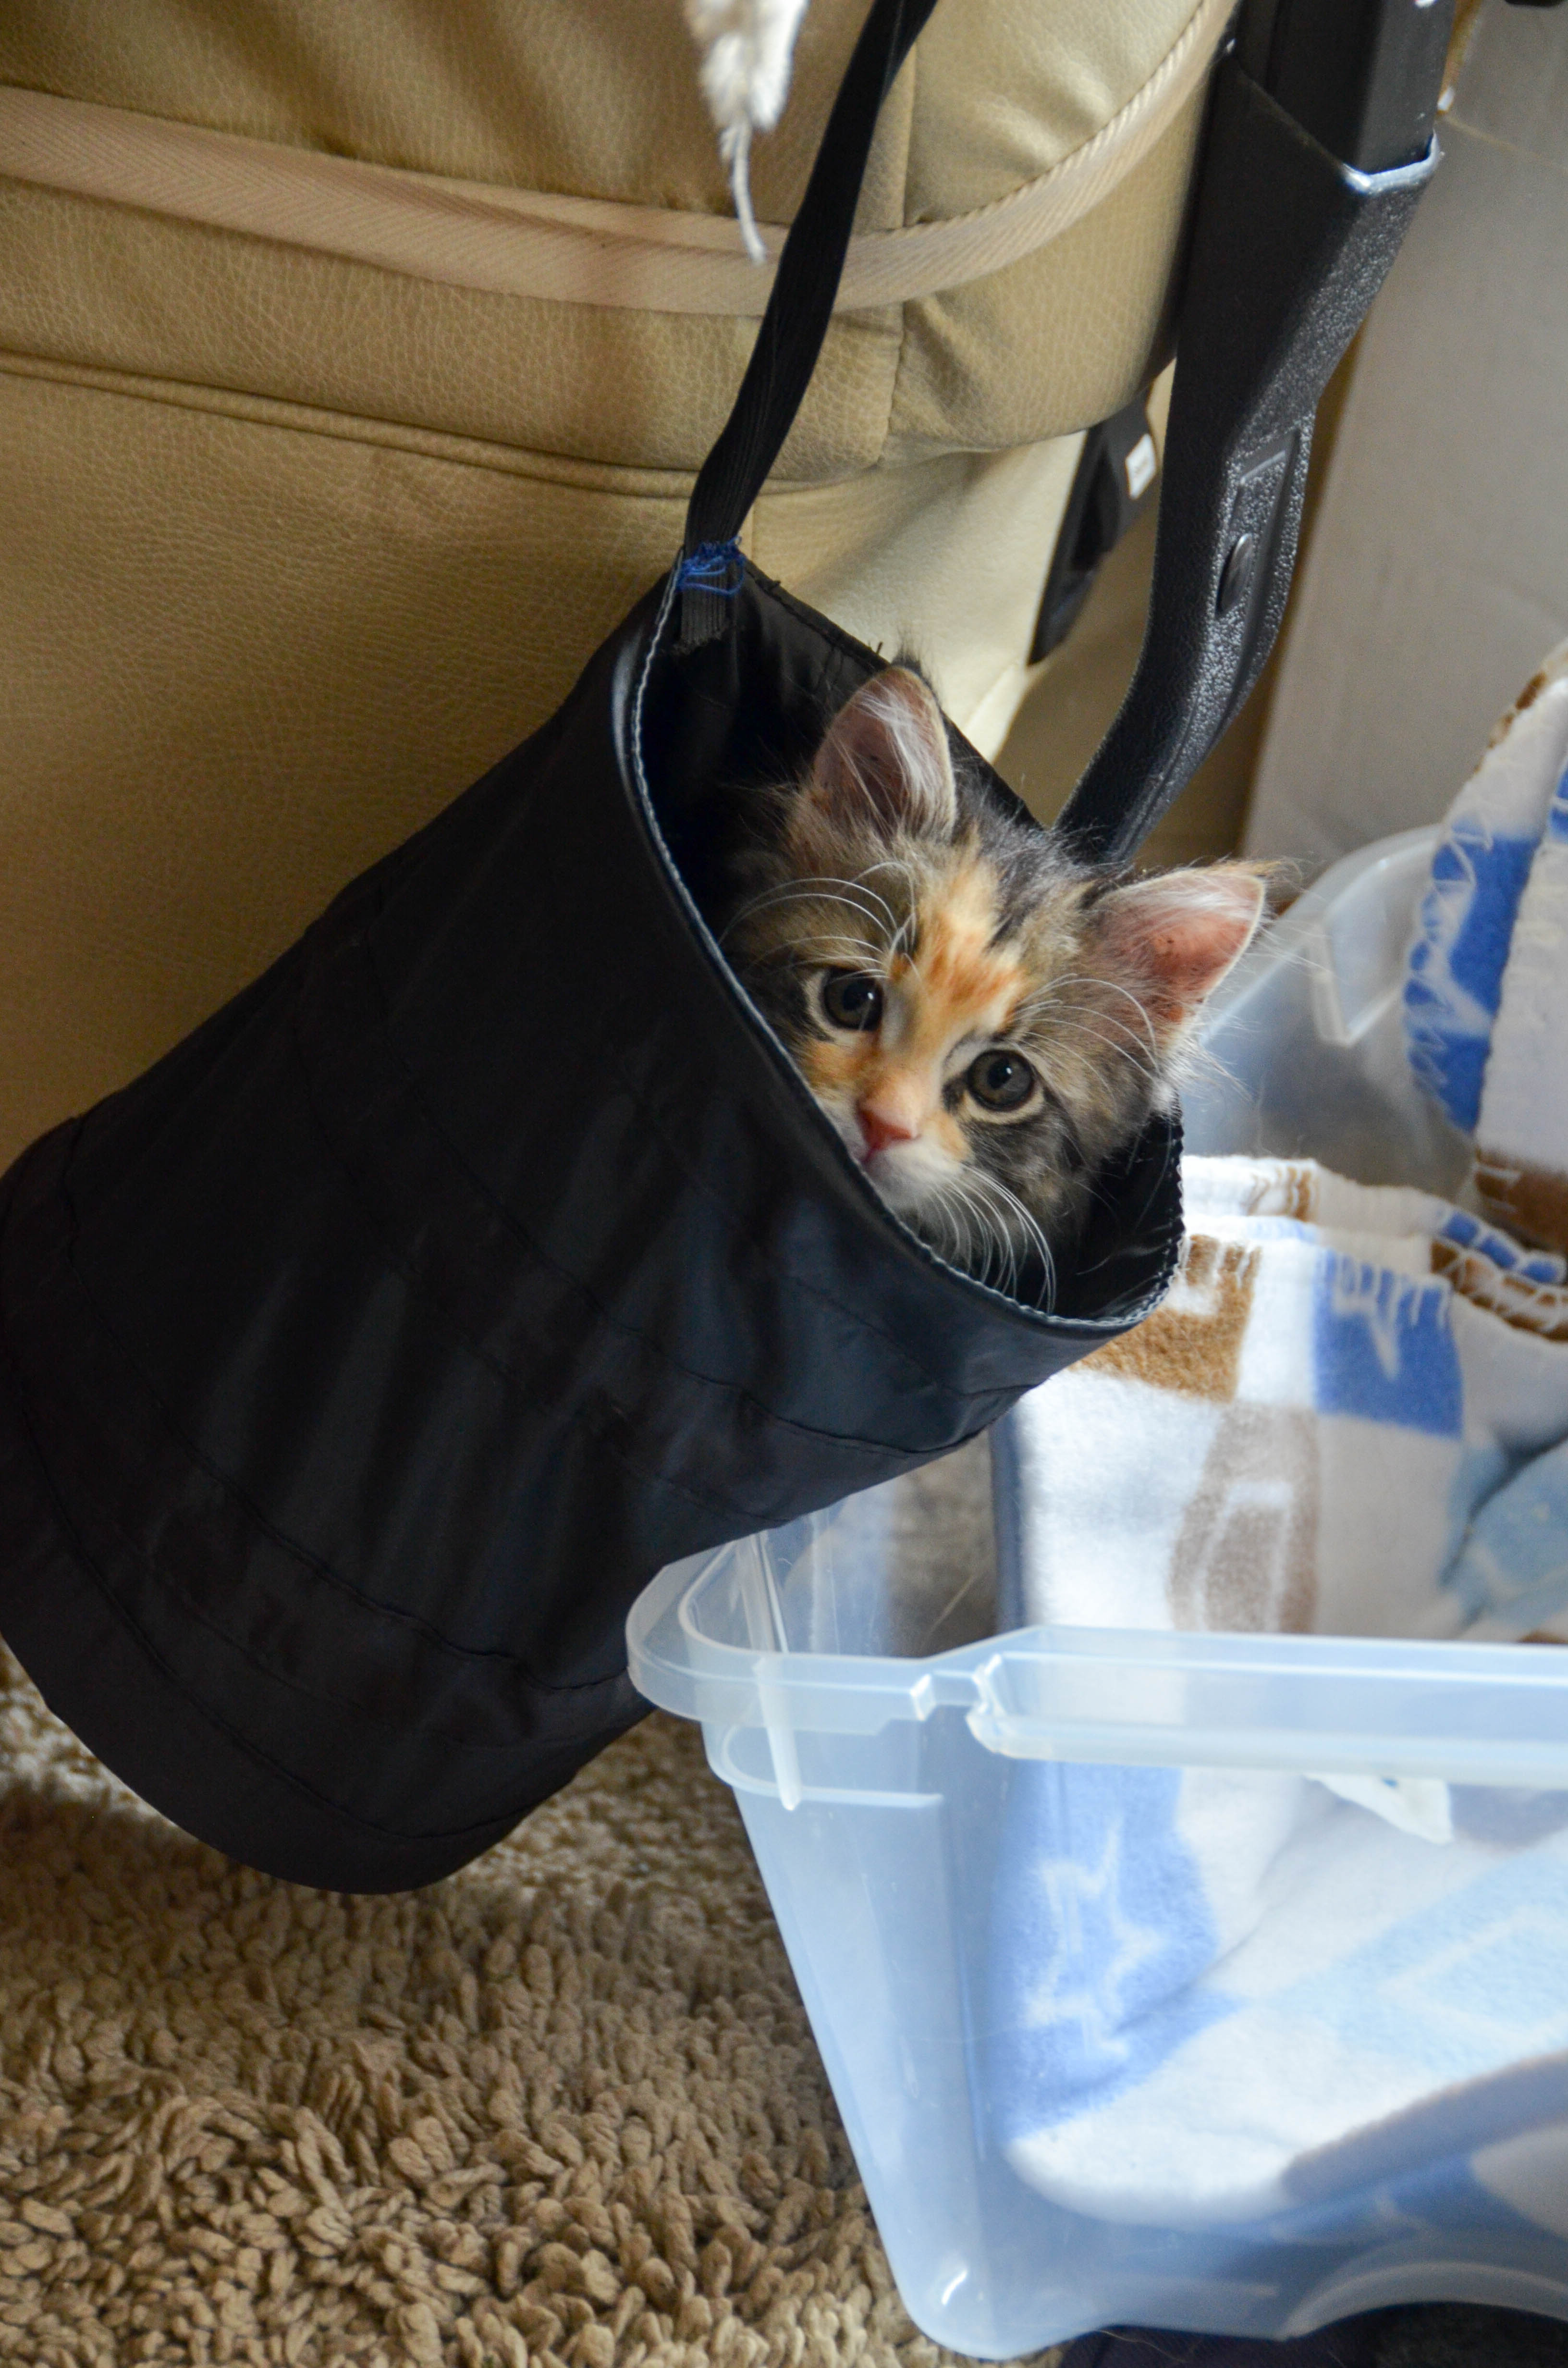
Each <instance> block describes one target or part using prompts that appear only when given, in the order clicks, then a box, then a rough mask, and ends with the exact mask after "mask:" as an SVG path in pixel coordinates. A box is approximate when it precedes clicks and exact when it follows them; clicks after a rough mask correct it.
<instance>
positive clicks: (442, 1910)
mask: <svg viewBox="0 0 1568 2368" xmlns="http://www.w3.org/2000/svg"><path fill="white" fill-rule="evenodd" d="M0 1821H3V1827H4V1830H3V1837H0V2360H3V2361H4V2362H7V2363H25V2368H85V2363H88V2362H92V2363H95V2368H97V2363H102V2364H103V2368H121V2363H125V2362H139V2361H159V2362H167V2363H179V2364H180V2368H183V2363H186V2362H220V2361H233V2362H246V2363H250V2362H256V2363H261V2362H267V2363H273V2362H276V2363H278V2368H285V2363H287V2368H338V2363H340V2362H363V2363H367V2368H369V2363H372V2362H373V2363H384V2368H403V2363H404V2362H409V2363H418V2368H436V2363H437V2362H439V2363H448V2362H449V2363H452V2368H492V2363H494V2368H524V2363H526V2362H528V2363H539V2368H554V2363H556V2362H561V2363H562V2364H563V2368H577V2363H580V2364H581V2368H611V2363H612V2362H614V2363H618V2368H619V2363H622V2362H624V2363H627V2368H632V2363H640V2362H649V2363H650V2368H652V2363H659V2368H677V2363H679V2368H699V2363H706V2362H710V2361H711V2362H719V2363H723V2368H751V2363H759V2368H760V2363H763V2362H767V2363H769V2368H772V2364H773V2363H778V2368H796V2363H813V2368H814V2363H821V2368H829V2363H834V2368H837V2363H840V2362H864V2363H866V2368H892V2363H893V2362H904V2363H908V2368H937V2362H940V2361H942V2360H944V2359H945V2358H948V2357H949V2356H950V2355H946V2354H943V2353H942V2352H940V2351H938V2350H937V2346H935V2345H934V2344H931V2343H929V2342H927V2341H926V2340H925V2339H924V2338H923V2337H921V2336H920V2335H918V2334H917V2333H916V2331H915V2328H914V2327H913V2325H912V2324H911V2322H910V2320H909V2318H908V2317H907V2316H906V2314H905V2312H904V2310H903V2306H902V2305H901V2304H900V2302H899V2300H898V2297H897V2294H896V2293H895V2292H894V2290H893V2287H892V2281H891V2279H890V2277H889V2274H888V2270H887V2264H886V2261H885V2260H884V2257H883V2254H882V2251H881V2246H880V2244H879V2243H878V2240H877V2236H876V2232H875V2229H874V2228H873V2226H872V2225H871V2222H870V2219H869V2215H868V2213H867V2210H866V2203H865V2198H864V2195H863V2193H862V2192H861V2190H860V2188H859V2186H858V2181H857V2178H856V2172H855V2166H854V2162H853V2160H852V2158H851V2156H850V2153H849V2149H848V2147H847V2146H846V2143H845V2139H844V2135H843V2132H842V2130H841V2129H840V2127H839V2123H838V2119H837V2116H836V2114H835V2111H834V2106H833V2100H832V2098H831V2096H830V2094H829V2092H828V2088H827V2083H826V2081H825V2079H824V2076H823V2071H822V2067H821V2065H820V2063H819V2061H818V2058H817V2055H816V2051H815V2048H814V2047H813V2045H812V2038H811V2034H810V2032H809V2030H808V2028H807V2025H806V2021H805V2017H804V2014H803V2012H802V2010H801V2004H800V2000H799V1998H798V1996H797V1994H796V1991H795V1987H794V1984H793V1982H792V1980H791V1978H790V1970H789V1966H788V1964H787V1962H786V1960H785V1956H784V1952H783V1949H782V1947H781V1945H780V1943H779V1941H778V1934H777V1931H776V1930H775V1928H774V1925H773V1921H772V1918H771V1916H770V1914H769V1912H768V1907H767V1898H766V1896H765V1894H764V1892H763V1889H762V1885H761V1883H760V1881H759V1879H758V1877H757V1875H756V1870H755V1868H754V1866H753V1864H752V1861H751V1856H750V1852H749V1850H748V1849H747V1846H746V1842H745V1838H744V1832H743V1829H742V1827H741V1823H740V1819H739V1817H738V1816H737V1815H736V1812H735V1809H734V1805H733V1801H732V1798H731V1796H730V1794H729V1793H728V1792H727V1791H726V1789H725V1788H724V1787H723V1786H722V1785H721V1784H720V1783H719V1782H717V1781H716V1780H715V1779H714V1778H713V1777H712V1776H711V1775H710V1773H709V1771H708V1769H707V1767H706V1765H705V1763H704V1760H703V1757H702V1749H701V1743H700V1738H699V1736H698V1734H697V1732H696V1730H695V1729H692V1728H689V1727H685V1726H682V1725H679V1724H678V1723H677V1722H676V1721H674V1720H669V1719H665V1718H663V1717H654V1718H652V1719H650V1720H649V1721H648V1722H647V1723H646V1724H645V1725H643V1726H642V1727H641V1728H639V1729H637V1730H636V1731H635V1732H634V1733H633V1734H631V1735H630V1736H627V1737H625V1738H624V1739H623V1740H622V1741H621V1742H620V1743H619V1744H617V1745H616V1746H615V1747H614V1748H613V1749H611V1750H610V1751H608V1752H607V1753H606V1754H605V1755H604V1757H603V1758H602V1759H599V1760H598V1761H597V1763H596V1764H595V1765H594V1766H593V1767H591V1768H590V1769H588V1770H586V1771H585V1773H584V1775H583V1776H581V1777H580V1778H579V1779H578V1781H577V1782H576V1783H575V1784H574V1785H573V1786H572V1788H571V1789H570V1790H569V1791H568V1792H567V1793H563V1794H562V1796H561V1797H560V1798H559V1799H558V1800H556V1801H554V1802H552V1803H551V1804H549V1806H548V1807H546V1808H545V1809H543V1810H541V1811H540V1813H539V1814H538V1815H537V1816H534V1817H533V1818H532V1819H530V1820H529V1822H528V1824H527V1825H526V1826H525V1827H522V1828H521V1829H520V1830H519V1832H518V1833H517V1835H516V1836H514V1837H513V1838H512V1839H510V1840H509V1841H507V1842H506V1843H504V1844H502V1845H501V1847H500V1848H499V1849H497V1850H492V1851H491V1852H490V1853H489V1854H488V1855H487V1856H486V1857H484V1858H483V1859H482V1860H480V1861H478V1862H477V1863H476V1864H475V1865H473V1866H472V1867H470V1868H468V1869H467V1870H466V1871H465V1872H464V1873H461V1874H459V1875H456V1876H454V1877H453V1878H452V1879H451V1880H450V1881H449V1882H447V1883H443V1884H437V1885H435V1886H433V1887H432V1888H431V1889H429V1890H427V1891H424V1892H419V1893H415V1894H413V1895H409V1896H401V1897H396V1898H390V1899H352V1898H346V1897H342V1896H338V1895H336V1894H331V1893H324V1892H313V1891H302V1890H298V1889H295V1888H293V1887H291V1886H290V1885H289V1884H281V1883H276V1882H273V1881H271V1880H270V1879H269V1878H267V1877H266V1876H263V1875H258V1874H256V1873H251V1872H250V1871H248V1870H246V1869H244V1868H243V1867H238V1866H235V1865H233V1864H232V1863H231V1862H230V1861H227V1860H225V1859H222V1858H221V1857H219V1856H218V1855H217V1854H216V1853H215V1852H213V1851H211V1850H207V1849H205V1848H203V1847H202V1846H201V1845H199V1843H196V1842H193V1841H191V1840H189V1839H187V1837H186V1836H185V1835H184V1834H182V1833H180V1832H178V1831H176V1828H174V1827H171V1826H169V1825H167V1824H165V1821H164V1820H163V1819H162V1818H160V1817H158V1816H155V1815H154V1814H153V1812H152V1811H150V1810H148V1809H146V1808H144V1807H143V1806H142V1804H141V1803H140V1802H138V1801H137V1800H136V1799H135V1798H134V1796H133V1795H131V1793H127V1792H126V1791H125V1789H124V1788H123V1787H122V1786H121V1785H119V1784H118V1783H117V1782H115V1781H114V1780H113V1779H112V1778H110V1777H108V1775H106V1773H105V1771H104V1770H102V1769H101V1768H100V1767H99V1766H98V1764H97V1761H96V1760H94V1759H92V1758H91V1757H90V1756H89V1755H88V1754H87V1753H86V1752H85V1751H84V1750H83V1749H82V1748H81V1746H80V1745H79V1744H77V1743H76V1742H75V1741H74V1738H73V1737H72V1736H70V1735H69V1734H67V1733H66V1731H65V1730H64V1729H63V1728H62V1726H60V1725H58V1723H57V1722H56V1721H55V1720H54V1719H52V1718H51V1716H50V1714H49V1713H48V1711H47V1710H46V1709H45V1708H44V1706H43V1704H42V1703H41V1702H40V1700H39V1697H38V1696H37V1694H36V1693H35V1692H34V1691H33V1690H32V1688H31V1686H30V1685H29V1684H28V1681H27V1679H25V1678H24V1677H23V1676H22V1675H21V1673H20V1671H19V1670H18V1669H17V1667H16V1665H15V1663H14V1662H11V1661H9V1660H8V1659H5V1660H3V1661H0ZM1053 2356H1054V2355H1043V2357H1053Z"/></svg>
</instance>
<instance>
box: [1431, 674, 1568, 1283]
mask: <svg viewBox="0 0 1568 2368" xmlns="http://www.w3.org/2000/svg"><path fill="white" fill-rule="evenodd" d="M1565 983H1568V643H1563V644H1562V647H1561V648H1559V649H1557V650H1555V651H1553V653H1552V655H1551V657H1550V658H1548V659H1547V661H1546V664H1545V665H1544V666H1543V667H1542V668H1541V670H1540V674H1538V675H1537V677H1535V680H1534V681H1533V682H1532V683H1531V684H1530V685H1529V686H1528V689H1526V690H1525V691H1524V692H1523V693H1522V694H1521V696H1520V698H1519V700H1518V701H1517V704H1516V705H1515V706H1514V707H1513V708H1512V709H1511V710H1510V712H1509V713H1508V714H1507V715H1506V716H1505V717H1504V719H1503V722H1502V723H1500V724H1499V726H1498V728H1497V732H1496V733H1495V734H1494V738H1493V745H1492V746H1491V747H1490V748H1489V749H1488V750H1487V753H1486V755H1485V757H1483V759H1482V762H1481V764H1480V765H1479V766H1478V767H1477V768H1476V770H1475V772H1474V773H1473V774H1472V775H1471V779H1470V780H1468V781H1467V782H1466V784H1465V786H1464V788H1463V790H1462V791H1460V795H1459V797H1458V798H1457V799H1456V800H1455V802H1454V804H1453V807H1452V808H1451V810H1450V812H1449V818H1448V823H1447V825H1446V826H1445V829H1444V832H1443V836H1442V838H1441V840H1440V841H1439V843H1438V847H1437V853H1436V855H1435V857H1434V859H1433V864H1432V877H1431V882H1430V885H1429V887H1428V889H1427V892H1426V896H1425V898H1424V900H1423V902H1422V906H1421V912H1420V916H1419V921H1418V925H1417V928H1416V934H1415V944H1414V946H1413V947H1412V949H1411V951H1410V956H1409V960H1408V962H1407V966H1406V978H1405V985H1404V1030H1405V1042H1406V1046H1407V1049H1408V1052H1409V1055H1410V1060H1411V1064H1412V1066H1413V1068H1414V1069H1415V1075H1416V1076H1418V1077H1419V1078H1420V1080H1421V1082H1422V1083H1423V1084H1424V1085H1425V1086H1426V1088H1427V1090H1428V1091H1429V1092H1430V1093H1432V1094H1433V1095H1435V1097H1436V1098H1437V1100H1438V1101H1439V1102H1440V1103H1441V1105H1442V1107H1443V1109H1444V1110H1446V1111H1447V1113H1448V1115H1449V1118H1450V1119H1451V1120H1452V1121H1453V1122H1454V1123H1455V1125H1456V1126H1458V1127H1459V1128H1460V1129H1461V1130H1462V1131H1463V1132H1464V1133H1467V1134H1470V1135H1471V1136H1473V1138H1474V1142H1475V1165H1474V1172H1473V1178H1472V1191H1473V1195H1474V1198H1475V1201H1476V1204H1477V1206H1478V1207H1480V1208H1482V1209H1483V1210H1484V1211H1485V1212H1487V1213H1488V1214H1489V1215H1491V1216H1493V1217H1494V1218H1496V1219H1498V1220H1499V1221H1501V1222H1502V1223H1503V1224H1506V1225H1507V1226H1509V1227H1510V1228H1511V1229H1512V1230H1513V1231H1514V1232H1516V1233H1517V1234H1520V1235H1523V1236H1524V1237H1525V1238H1526V1239H1527V1240H1529V1241H1532V1242H1539V1243H1542V1244H1545V1245H1546V1246H1548V1247H1553V1248H1557V1249H1568V1029H1565V1028H1564V1026H1563V1023H1562V1008H1563V989H1564V985H1565Z"/></svg>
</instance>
